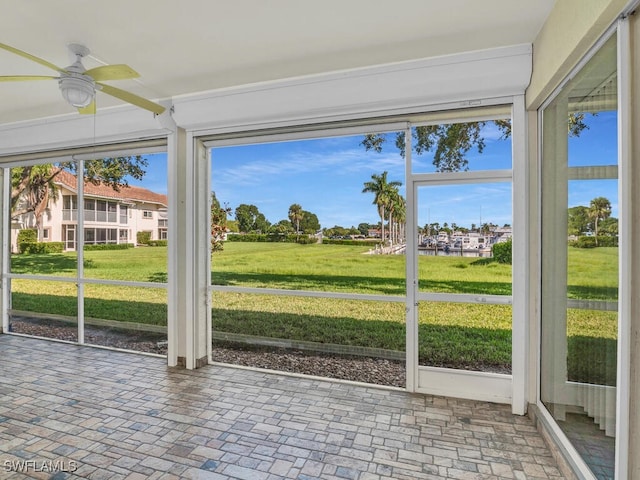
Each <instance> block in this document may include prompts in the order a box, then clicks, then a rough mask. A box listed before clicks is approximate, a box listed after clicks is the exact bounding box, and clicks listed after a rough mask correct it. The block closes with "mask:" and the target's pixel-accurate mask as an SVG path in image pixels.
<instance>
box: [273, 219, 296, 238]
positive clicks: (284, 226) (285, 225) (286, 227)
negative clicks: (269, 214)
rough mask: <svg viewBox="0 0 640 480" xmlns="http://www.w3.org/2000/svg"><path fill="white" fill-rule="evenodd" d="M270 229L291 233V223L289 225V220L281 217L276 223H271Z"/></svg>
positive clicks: (280, 232) (276, 231)
mask: <svg viewBox="0 0 640 480" xmlns="http://www.w3.org/2000/svg"><path fill="white" fill-rule="evenodd" d="M271 231H272V232H275V233H279V234H283V235H286V234H288V233H293V225H291V222H290V221H289V220H285V219H282V220H280V221H279V222H278V223H275V224H273V225H271Z"/></svg>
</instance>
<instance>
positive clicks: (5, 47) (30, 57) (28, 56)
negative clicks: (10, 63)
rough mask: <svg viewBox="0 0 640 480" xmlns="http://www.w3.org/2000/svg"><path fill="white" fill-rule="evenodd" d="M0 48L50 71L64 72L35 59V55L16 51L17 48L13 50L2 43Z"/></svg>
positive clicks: (40, 59)
mask: <svg viewBox="0 0 640 480" xmlns="http://www.w3.org/2000/svg"><path fill="white" fill-rule="evenodd" d="M0 48H2V49H4V50H7V51H8V52H11V53H15V54H16V55H20V56H21V57H24V58H26V59H28V60H31V61H32V62H36V63H39V64H40V65H44V66H45V67H49V68H51V69H52V70H55V71H56V72H66V70H65V69H64V68H60V67H58V66H57V65H54V64H53V63H51V62H47V61H46V60H43V59H42V58H39V57H36V56H35V55H31V54H30V53H27V52H23V51H22V50H18V49H17V48H14V47H12V46H10V45H5V44H4V43H0Z"/></svg>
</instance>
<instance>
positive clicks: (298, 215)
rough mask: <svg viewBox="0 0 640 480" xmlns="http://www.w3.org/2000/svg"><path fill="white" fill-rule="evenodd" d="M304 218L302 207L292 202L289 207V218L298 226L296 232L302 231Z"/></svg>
mask: <svg viewBox="0 0 640 480" xmlns="http://www.w3.org/2000/svg"><path fill="white" fill-rule="evenodd" d="M303 218H304V214H303V213H302V207H301V206H300V205H299V204H297V203H294V204H292V205H291V206H290V207H289V220H290V221H291V224H292V225H295V226H296V233H300V220H302V219H303Z"/></svg>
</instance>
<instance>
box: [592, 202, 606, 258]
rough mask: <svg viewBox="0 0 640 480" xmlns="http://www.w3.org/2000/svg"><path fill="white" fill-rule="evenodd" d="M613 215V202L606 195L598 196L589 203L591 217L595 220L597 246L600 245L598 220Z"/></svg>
mask: <svg viewBox="0 0 640 480" xmlns="http://www.w3.org/2000/svg"><path fill="white" fill-rule="evenodd" d="M610 216H611V202H610V201H609V199H607V198H605V197H596V198H594V199H593V200H591V203H590V204H589V217H590V218H591V219H592V220H593V222H594V229H593V230H594V234H595V236H596V247H597V246H598V222H599V221H600V220H605V219H607V218H609V217H610Z"/></svg>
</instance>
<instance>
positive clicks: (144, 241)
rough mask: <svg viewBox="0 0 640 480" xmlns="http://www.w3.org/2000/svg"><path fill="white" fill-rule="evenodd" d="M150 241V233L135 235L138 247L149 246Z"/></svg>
mask: <svg viewBox="0 0 640 480" xmlns="http://www.w3.org/2000/svg"><path fill="white" fill-rule="evenodd" d="M150 241H151V232H138V233H137V234H136V242H138V244H139V245H149V242H150Z"/></svg>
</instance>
